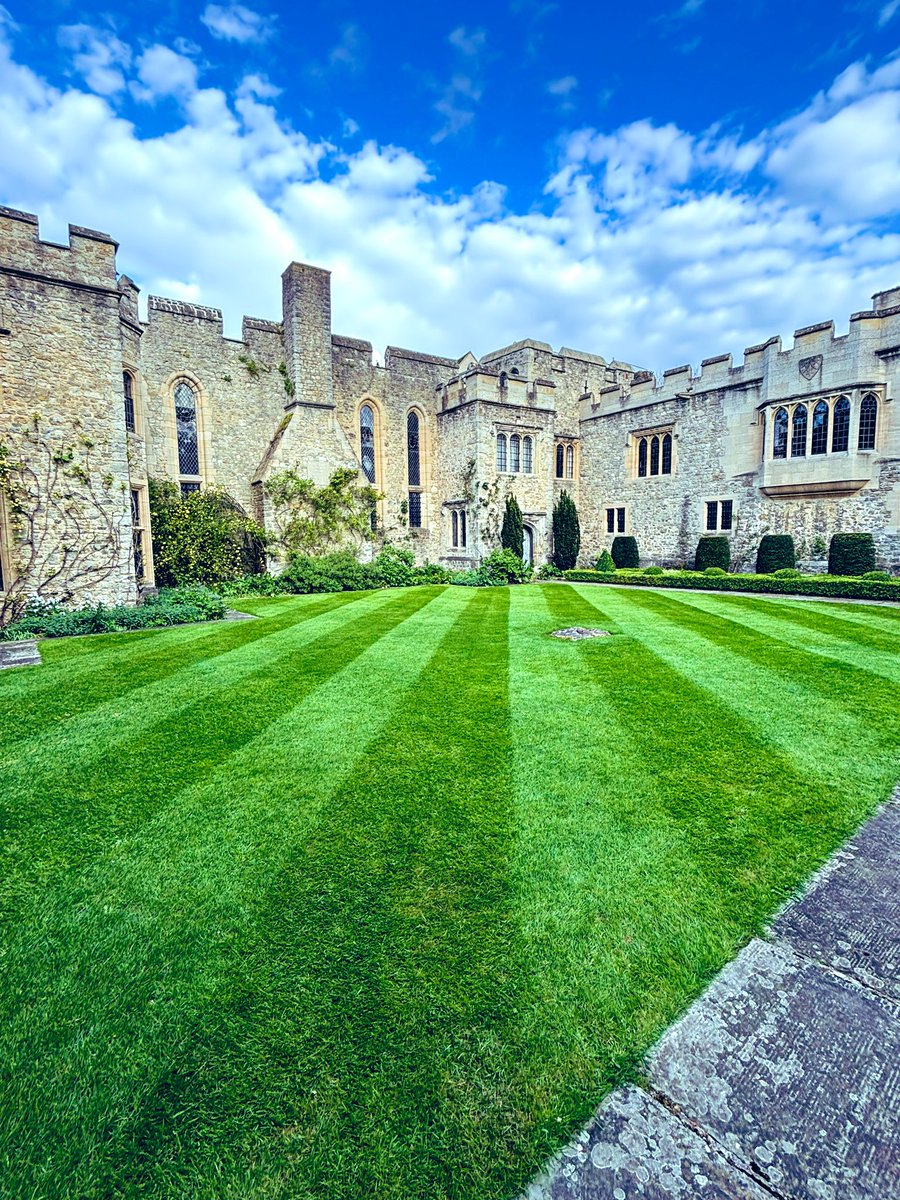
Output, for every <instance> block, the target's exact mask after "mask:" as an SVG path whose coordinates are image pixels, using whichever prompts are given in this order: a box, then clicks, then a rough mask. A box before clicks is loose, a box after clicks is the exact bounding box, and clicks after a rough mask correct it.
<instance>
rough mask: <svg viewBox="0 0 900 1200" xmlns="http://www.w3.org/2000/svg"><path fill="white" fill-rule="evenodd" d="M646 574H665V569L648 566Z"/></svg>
mask: <svg viewBox="0 0 900 1200" xmlns="http://www.w3.org/2000/svg"><path fill="white" fill-rule="evenodd" d="M644 574H645V575H664V574H665V571H663V569H662V567H647V568H645V570H644Z"/></svg>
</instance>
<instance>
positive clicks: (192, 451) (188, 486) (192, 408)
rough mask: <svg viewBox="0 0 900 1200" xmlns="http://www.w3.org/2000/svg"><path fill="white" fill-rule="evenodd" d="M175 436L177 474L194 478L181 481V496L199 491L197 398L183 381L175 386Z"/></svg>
mask: <svg viewBox="0 0 900 1200" xmlns="http://www.w3.org/2000/svg"><path fill="white" fill-rule="evenodd" d="M175 434H176V438H177V441H178V474H179V475H181V476H184V475H189V476H193V477H194V478H193V479H192V480H190V481H188V480H185V479H182V481H181V492H182V495H187V494H189V493H190V492H197V491H199V490H200V481H199V478H198V477H199V475H200V443H199V440H198V437H197V396H196V393H195V392H194V389H193V388H192V387H191V385H190V384H189V383H188V382H187V380H185V379H182V380H181V381H180V382H179V383H177V384H176V385H175Z"/></svg>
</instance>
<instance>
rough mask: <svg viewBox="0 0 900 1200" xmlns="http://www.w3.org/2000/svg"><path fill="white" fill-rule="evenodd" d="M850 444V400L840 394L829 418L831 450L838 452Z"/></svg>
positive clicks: (834, 452) (833, 452)
mask: <svg viewBox="0 0 900 1200" xmlns="http://www.w3.org/2000/svg"><path fill="white" fill-rule="evenodd" d="M849 446H850V401H849V400H848V399H847V397H846V396H841V398H840V399H839V400H838V402H837V404H835V406H834V414H833V416H832V419H831V452H832V454H838V453H840V452H841V451H842V450H846V449H848V447H849Z"/></svg>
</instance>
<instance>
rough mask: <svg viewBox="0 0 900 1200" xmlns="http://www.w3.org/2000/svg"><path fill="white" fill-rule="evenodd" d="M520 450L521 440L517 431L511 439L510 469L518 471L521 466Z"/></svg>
mask: <svg viewBox="0 0 900 1200" xmlns="http://www.w3.org/2000/svg"><path fill="white" fill-rule="evenodd" d="M520 450H521V440H520V438H519V435H518V434H517V433H514V434H513V435H512V437H511V438H510V439H509V469H510V471H513V472H515V471H518V470H519V468H520V466H521V462H520V458H521V454H520Z"/></svg>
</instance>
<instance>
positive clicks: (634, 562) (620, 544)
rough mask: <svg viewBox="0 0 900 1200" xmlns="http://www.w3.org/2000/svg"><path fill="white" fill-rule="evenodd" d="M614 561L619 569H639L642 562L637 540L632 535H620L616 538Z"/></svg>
mask: <svg viewBox="0 0 900 1200" xmlns="http://www.w3.org/2000/svg"><path fill="white" fill-rule="evenodd" d="M612 560H613V562H614V563H615V564H616V566H617V567H623V568H626V569H627V568H629V567H639V566H640V565H641V560H640V556H639V555H638V544H637V539H636V538H633V537H632V536H631V534H627V535H626V534H619V536H618V537H614V538H613V544H612Z"/></svg>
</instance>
